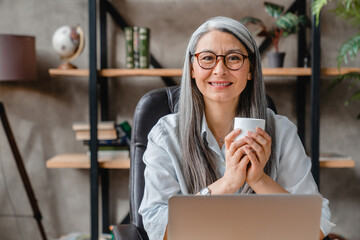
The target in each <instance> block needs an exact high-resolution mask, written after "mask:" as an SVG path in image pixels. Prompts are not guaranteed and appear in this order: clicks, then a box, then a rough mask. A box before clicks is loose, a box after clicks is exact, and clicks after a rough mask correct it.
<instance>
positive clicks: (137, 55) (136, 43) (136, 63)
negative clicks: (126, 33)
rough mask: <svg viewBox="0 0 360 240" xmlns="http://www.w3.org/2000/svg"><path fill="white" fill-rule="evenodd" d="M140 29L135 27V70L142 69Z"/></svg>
mask: <svg viewBox="0 0 360 240" xmlns="http://www.w3.org/2000/svg"><path fill="white" fill-rule="evenodd" d="M139 40H140V39H139V27H137V26H134V27H133V59H134V68H139V67H140V62H139V54H140V53H139Z"/></svg>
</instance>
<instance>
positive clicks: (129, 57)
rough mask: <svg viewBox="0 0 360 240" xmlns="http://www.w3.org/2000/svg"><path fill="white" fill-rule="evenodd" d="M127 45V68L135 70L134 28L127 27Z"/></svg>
mask: <svg viewBox="0 0 360 240" xmlns="http://www.w3.org/2000/svg"><path fill="white" fill-rule="evenodd" d="M124 31H125V44H126V68H134V47H133V42H134V36H133V35H134V31H133V28H132V27H126V28H125V29H124Z"/></svg>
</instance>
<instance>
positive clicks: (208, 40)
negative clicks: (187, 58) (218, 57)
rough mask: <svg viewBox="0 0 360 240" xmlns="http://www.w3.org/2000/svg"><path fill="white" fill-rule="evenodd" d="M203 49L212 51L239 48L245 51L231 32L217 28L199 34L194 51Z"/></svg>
mask: <svg viewBox="0 0 360 240" xmlns="http://www.w3.org/2000/svg"><path fill="white" fill-rule="evenodd" d="M204 50H212V51H214V52H218V51H220V52H227V51H230V50H240V51H242V52H247V51H246V48H245V47H244V45H243V44H242V43H241V42H240V41H239V39H237V38H236V37H235V36H234V35H233V34H231V33H228V32H223V31H219V30H211V31H209V32H207V33H205V34H204V35H203V36H201V38H200V39H199V41H198V43H197V46H196V52H198V51H204Z"/></svg>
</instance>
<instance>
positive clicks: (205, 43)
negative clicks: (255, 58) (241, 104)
mask: <svg viewBox="0 0 360 240" xmlns="http://www.w3.org/2000/svg"><path fill="white" fill-rule="evenodd" d="M203 51H210V52H213V53H215V54H216V55H226V54H228V53H231V52H235V53H242V54H243V55H245V56H248V53H247V51H246V49H245V47H244V46H243V45H242V44H241V43H240V41H239V40H238V39H237V38H236V37H234V36H233V35H232V34H230V33H227V32H221V31H219V30H212V31H210V32H208V33H206V34H205V35H203V36H202V37H201V38H200V39H199V42H198V44H197V47H196V51H195V54H196V53H199V52H203ZM205 60H206V59H205ZM228 65H229V64H228ZM191 76H192V78H195V81H196V85H197V87H198V88H199V90H200V92H201V93H202V95H203V98H204V102H205V104H206V105H208V104H211V103H213V102H217V103H231V104H234V105H237V103H238V99H239V96H240V94H241V93H242V91H243V90H244V89H245V86H246V83H247V81H248V80H251V78H252V76H251V73H250V63H249V59H248V58H246V59H245V60H244V64H243V66H242V67H241V68H240V69H239V70H230V69H228V68H227V67H226V66H225V65H224V58H223V57H218V63H217V64H216V65H215V67H214V68H212V69H203V68H201V67H200V65H199V62H198V60H197V59H196V57H194V59H193V63H192V71H191Z"/></svg>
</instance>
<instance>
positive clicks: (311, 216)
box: [168, 194, 322, 240]
mask: <svg viewBox="0 0 360 240" xmlns="http://www.w3.org/2000/svg"><path fill="white" fill-rule="evenodd" d="M321 206H322V197H321V196H320V195H292V194H276V195H255V194H252V195H216V196H195V195H188V196H173V197H171V198H170V199H169V220H168V239H169V240H184V239H186V240H191V239H196V240H202V239H204V240H219V239H220V240H221V239H225V240H232V239H246V240H253V239H276V240H289V239H292V240H297V239H298V240H304V239H306V240H312V239H314V240H315V239H316V240H317V239H319V234H320V217H321Z"/></svg>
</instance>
